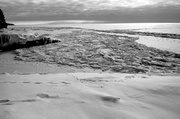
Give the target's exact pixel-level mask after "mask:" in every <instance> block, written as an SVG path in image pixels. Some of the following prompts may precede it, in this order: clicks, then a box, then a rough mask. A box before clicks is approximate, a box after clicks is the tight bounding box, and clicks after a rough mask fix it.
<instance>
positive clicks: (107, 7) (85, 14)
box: [0, 0, 180, 22]
mask: <svg viewBox="0 0 180 119" xmlns="http://www.w3.org/2000/svg"><path fill="white" fill-rule="evenodd" d="M0 8H1V9H3V11H4V12H5V16H6V19H7V20H9V21H24V20H25V21H31V20H36V21H37V20H38V21H43V20H98V21H107V22H180V17H179V16H180V0H168V1H167V0H158V2H157V0H1V1H0Z"/></svg>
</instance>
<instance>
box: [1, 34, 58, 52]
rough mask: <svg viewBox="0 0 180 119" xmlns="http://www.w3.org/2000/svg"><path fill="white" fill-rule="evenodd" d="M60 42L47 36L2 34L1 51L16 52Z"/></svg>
mask: <svg viewBox="0 0 180 119" xmlns="http://www.w3.org/2000/svg"><path fill="white" fill-rule="evenodd" d="M55 42H59V40H58V39H56V38H53V37H51V36H47V35H34V34H29V35H20V34H12V33H10V34H8V33H1V34H0V50H1V51H6V50H14V49H19V48H24V47H31V46H37V45H45V44H49V43H55Z"/></svg>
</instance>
